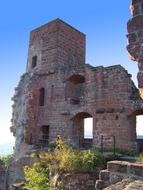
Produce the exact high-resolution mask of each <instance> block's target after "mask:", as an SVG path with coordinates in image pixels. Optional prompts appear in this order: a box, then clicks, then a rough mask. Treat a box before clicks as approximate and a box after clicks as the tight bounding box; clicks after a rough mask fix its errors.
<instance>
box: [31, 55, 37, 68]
mask: <svg viewBox="0 0 143 190" xmlns="http://www.w3.org/2000/svg"><path fill="white" fill-rule="evenodd" d="M36 65H37V56H36V55H35V56H33V57H32V68H34V67H36Z"/></svg>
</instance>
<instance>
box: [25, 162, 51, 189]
mask: <svg viewBox="0 0 143 190" xmlns="http://www.w3.org/2000/svg"><path fill="white" fill-rule="evenodd" d="M24 173H25V180H26V186H25V187H26V188H27V189H29V190H51V188H50V185H49V170H48V168H47V167H45V166H44V165H42V164H41V163H40V162H36V163H34V164H33V167H32V168H30V167H28V166H25V167H24Z"/></svg>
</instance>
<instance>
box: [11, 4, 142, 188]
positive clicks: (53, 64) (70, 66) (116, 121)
mask: <svg viewBox="0 0 143 190" xmlns="http://www.w3.org/2000/svg"><path fill="white" fill-rule="evenodd" d="M131 11H132V14H133V19H132V20H130V21H129V22H128V32H129V35H128V41H129V44H128V46H127V49H128V51H129V53H130V55H131V57H132V59H133V60H136V61H138V63H139V74H138V81H139V89H140V91H139V89H138V88H136V86H135V85H134V83H133V81H132V79H131V75H130V74H129V73H128V72H127V70H125V69H124V68H123V67H122V66H121V65H114V66H110V67H103V66H97V67H93V66H91V65H89V64H86V63H85V46H86V36H85V34H83V33H82V32H80V31H78V30H77V29H75V28H73V27H72V26H70V25H69V24H67V23H65V22H64V21H62V20H60V19H56V20H53V21H51V22H49V23H48V24H45V25H43V26H41V27H39V28H37V29H35V30H33V31H32V32H31V34H30V42H29V52H28V63H27V68H26V72H25V74H23V75H22V77H21V80H20V82H19V84H18V87H17V88H16V89H15V95H14V97H13V101H14V105H13V116H12V127H11V131H12V133H13V135H14V136H15V138H16V143H15V158H14V159H15V160H14V161H13V163H15V165H13V164H12V165H11V166H10V172H12V171H15V176H14V175H13V176H12V177H13V178H14V180H15V181H16V180H17V178H18V176H17V173H18V172H17V171H19V169H18V168H19V166H22V165H24V164H25V163H28V162H29V161H27V159H26V158H25V156H26V155H29V154H30V153H31V152H32V151H33V150H35V149H41V148H44V147H47V146H48V145H49V144H50V143H51V142H53V141H54V140H55V139H56V138H57V137H58V136H60V137H61V138H62V139H63V140H64V141H66V142H67V143H68V144H72V145H74V146H76V147H77V148H79V149H84V148H89V147H91V146H96V147H99V148H100V147H101V143H102V144H103V145H104V147H105V148H113V145H115V146H116V148H120V149H131V150H139V149H140V150H141V149H142V144H143V143H142V141H138V140H137V135H136V116H137V115H140V114H143V101H142V98H141V96H140V93H141V90H142V88H143V77H142V70H143V57H142V55H143V48H142V39H143V15H142V12H143V0H133V1H132V5H131ZM85 118H93V138H92V139H87V138H85V135H84V119H85ZM16 163H17V164H16ZM21 163H22V164H21ZM16 168H17V170H16ZM10 172H9V173H10ZM9 176H10V174H9ZM19 176H20V175H19ZM21 176H22V174H21ZM10 180H12V179H10ZM14 180H13V181H14ZM9 186H10V185H9ZM9 188H10V187H8V188H7V189H9Z"/></svg>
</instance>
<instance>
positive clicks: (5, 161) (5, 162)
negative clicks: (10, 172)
mask: <svg viewBox="0 0 143 190" xmlns="http://www.w3.org/2000/svg"><path fill="white" fill-rule="evenodd" d="M12 157H13V154H9V155H6V156H1V157H0V160H1V161H2V163H3V165H4V166H5V167H8V165H9V162H10V160H11V158H12Z"/></svg>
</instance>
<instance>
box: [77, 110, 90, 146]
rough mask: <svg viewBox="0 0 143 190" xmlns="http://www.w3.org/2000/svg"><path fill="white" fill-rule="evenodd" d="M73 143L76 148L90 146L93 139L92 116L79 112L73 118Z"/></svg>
mask: <svg viewBox="0 0 143 190" xmlns="http://www.w3.org/2000/svg"><path fill="white" fill-rule="evenodd" d="M73 141H74V142H73V144H74V145H75V146H76V147H78V148H84V149H86V148H91V146H92V141H93V117H92V116H91V115H90V114H89V113H86V112H80V113H78V114H77V115H76V116H74V118H73Z"/></svg>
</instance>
